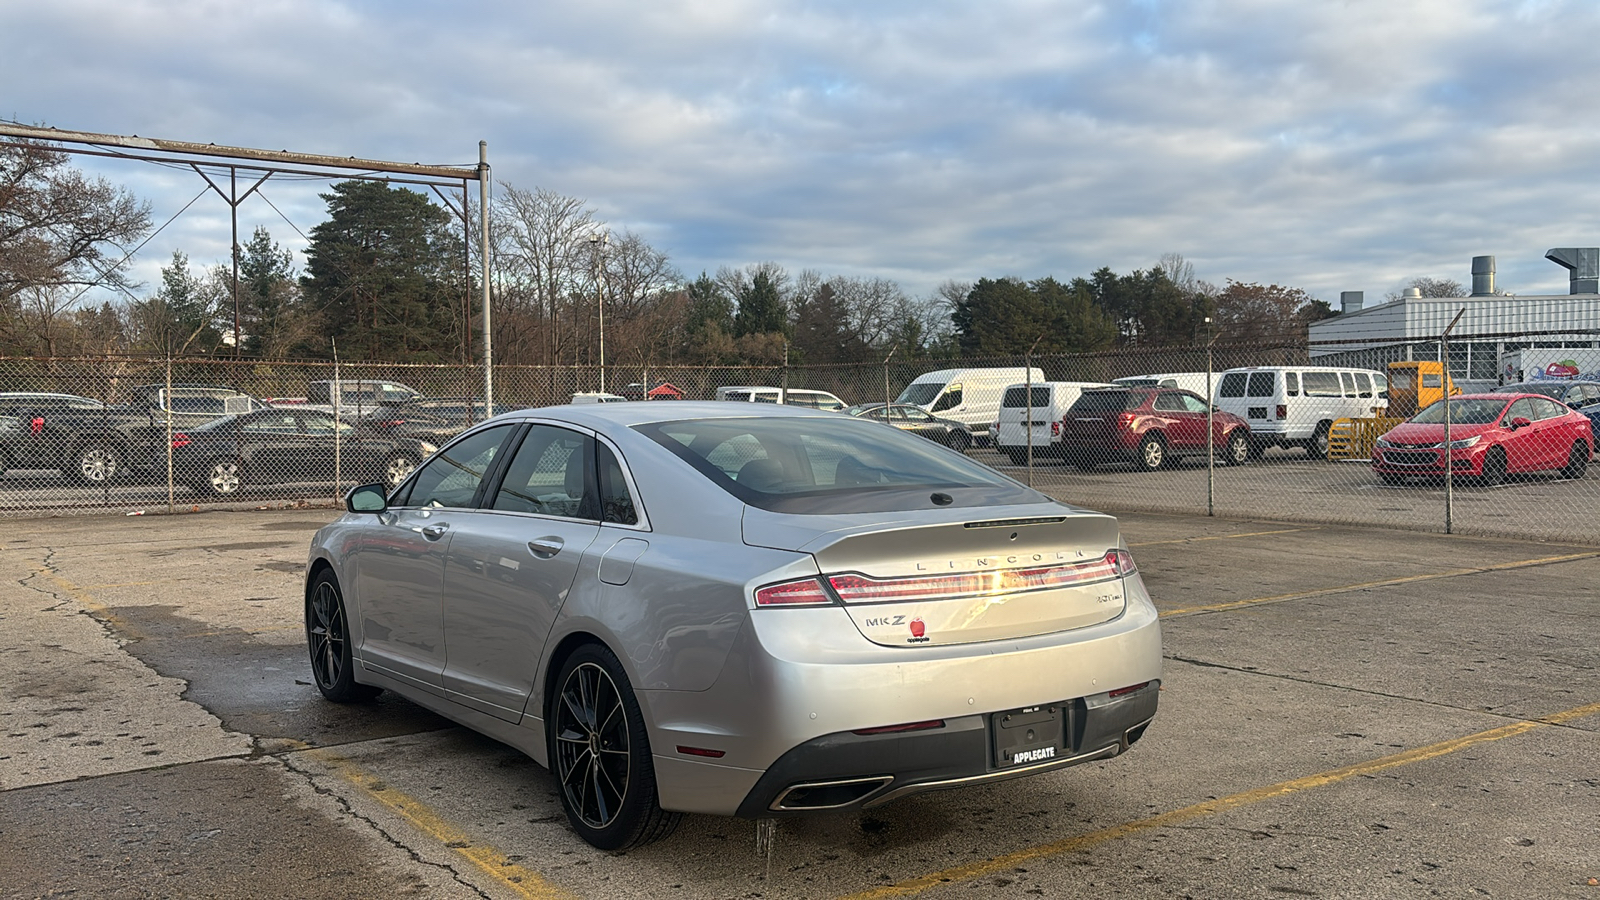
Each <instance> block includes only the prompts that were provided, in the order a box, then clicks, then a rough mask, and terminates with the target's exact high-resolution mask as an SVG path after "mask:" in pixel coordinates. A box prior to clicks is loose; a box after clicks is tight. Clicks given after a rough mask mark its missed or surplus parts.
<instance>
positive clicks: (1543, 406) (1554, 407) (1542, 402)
mask: <svg viewBox="0 0 1600 900" xmlns="http://www.w3.org/2000/svg"><path fill="white" fill-rule="evenodd" d="M1533 412H1534V415H1535V416H1537V417H1538V418H1540V419H1555V418H1559V417H1560V416H1564V415H1566V414H1567V413H1569V412H1572V410H1570V409H1568V408H1567V407H1566V405H1565V404H1562V403H1557V402H1556V401H1554V400H1551V399H1549V398H1547V397H1540V398H1539V399H1537V400H1535V401H1533Z"/></svg>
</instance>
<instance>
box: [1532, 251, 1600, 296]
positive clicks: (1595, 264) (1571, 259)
mask: <svg viewBox="0 0 1600 900" xmlns="http://www.w3.org/2000/svg"><path fill="white" fill-rule="evenodd" d="M1544 258H1545V259H1548V260H1550V261H1551V262H1553V263H1555V264H1556V265H1558V266H1564V267H1565V268H1567V269H1568V270H1570V272H1569V274H1568V280H1569V281H1570V282H1571V285H1572V287H1571V290H1569V291H1568V293H1571V294H1600V247H1557V248H1555V249H1554V250H1549V251H1546V253H1545V255H1544Z"/></svg>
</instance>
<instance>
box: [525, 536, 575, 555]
mask: <svg viewBox="0 0 1600 900" xmlns="http://www.w3.org/2000/svg"><path fill="white" fill-rule="evenodd" d="M565 546H566V542H565V541H563V540H561V539H560V538H558V537H547V538H539V539H538V540H534V541H529V542H528V549H529V550H531V551H533V555H534V556H537V557H539V558H540V559H549V558H550V557H552V556H555V555H556V554H557V553H560V552H561V548H562V547H565Z"/></svg>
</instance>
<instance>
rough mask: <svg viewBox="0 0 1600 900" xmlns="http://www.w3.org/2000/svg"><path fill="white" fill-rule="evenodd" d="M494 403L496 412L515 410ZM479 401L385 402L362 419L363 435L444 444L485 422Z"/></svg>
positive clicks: (440, 398) (453, 399)
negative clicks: (469, 428) (470, 427)
mask: <svg viewBox="0 0 1600 900" xmlns="http://www.w3.org/2000/svg"><path fill="white" fill-rule="evenodd" d="M514 408H515V407H513V406H508V405H506V404H504V403H496V404H495V411H496V412H505V411H506V410H509V409H514ZM487 418H488V416H487V415H485V411H484V403H483V401H482V400H473V399H471V398H470V397H428V398H419V399H414V400H407V401H405V402H402V403H385V404H383V405H382V406H379V407H378V408H377V409H375V410H373V411H372V414H371V415H368V416H366V417H364V418H363V419H362V420H361V428H362V431H363V432H367V433H371V434H375V435H381V436H384V437H409V438H416V439H418V440H423V441H428V442H430V443H434V444H443V443H445V442H447V441H449V440H450V439H451V438H453V437H455V436H456V435H458V434H460V433H461V432H463V431H466V430H467V427H468V426H471V425H476V424H477V423H479V422H482V421H483V420H484V419H487Z"/></svg>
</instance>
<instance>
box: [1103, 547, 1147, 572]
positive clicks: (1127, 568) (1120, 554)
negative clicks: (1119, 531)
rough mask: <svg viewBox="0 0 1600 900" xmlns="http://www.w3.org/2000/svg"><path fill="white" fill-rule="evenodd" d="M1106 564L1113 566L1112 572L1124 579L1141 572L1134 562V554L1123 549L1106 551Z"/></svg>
mask: <svg viewBox="0 0 1600 900" xmlns="http://www.w3.org/2000/svg"><path fill="white" fill-rule="evenodd" d="M1106 564H1107V565H1109V566H1111V569H1112V571H1114V572H1116V573H1117V574H1118V575H1120V576H1122V577H1123V578H1126V577H1128V576H1129V575H1132V574H1133V573H1135V572H1137V571H1139V567H1138V566H1137V565H1135V564H1134V562H1133V554H1132V553H1129V552H1128V551H1126V550H1124V549H1122V548H1121V547H1118V548H1117V549H1115V550H1107V551H1106Z"/></svg>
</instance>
